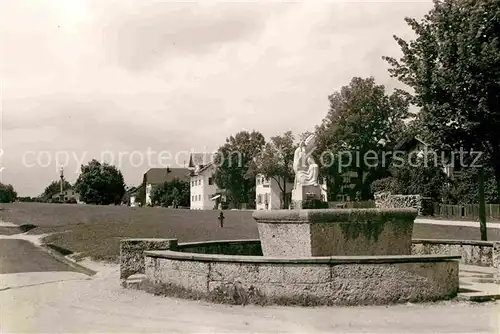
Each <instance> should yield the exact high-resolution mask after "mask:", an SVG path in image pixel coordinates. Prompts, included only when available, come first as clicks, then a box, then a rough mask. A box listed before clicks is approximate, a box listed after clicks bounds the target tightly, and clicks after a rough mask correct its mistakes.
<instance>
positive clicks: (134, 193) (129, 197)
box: [123, 184, 142, 207]
mask: <svg viewBox="0 0 500 334" xmlns="http://www.w3.org/2000/svg"><path fill="white" fill-rule="evenodd" d="M141 189H142V184H141V185H140V186H138V187H130V188H127V189H126V191H125V195H124V196H123V203H124V204H126V205H128V206H131V207H135V206H137V205H140V203H138V201H137V198H138V197H139V194H140V191H141Z"/></svg>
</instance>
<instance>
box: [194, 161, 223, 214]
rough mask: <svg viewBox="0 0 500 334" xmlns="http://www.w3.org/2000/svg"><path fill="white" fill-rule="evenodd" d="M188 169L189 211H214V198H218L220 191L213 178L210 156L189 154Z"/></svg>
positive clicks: (213, 166)
mask: <svg viewBox="0 0 500 334" xmlns="http://www.w3.org/2000/svg"><path fill="white" fill-rule="evenodd" d="M189 169H190V170H191V178H190V182H191V205H190V208H191V210H212V209H214V208H215V204H216V198H217V197H218V196H220V189H219V188H218V187H217V185H216V184H215V182H214V178H213V175H214V173H215V169H216V167H215V165H214V164H213V163H212V155H211V154H206V153H193V154H191V156H190V158H189Z"/></svg>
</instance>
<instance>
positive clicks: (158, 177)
mask: <svg viewBox="0 0 500 334" xmlns="http://www.w3.org/2000/svg"><path fill="white" fill-rule="evenodd" d="M174 179H179V180H184V181H188V179H189V169H187V168H151V169H150V170H148V171H147V172H146V173H145V174H144V181H145V183H146V184H161V183H164V182H170V181H173V180H174Z"/></svg>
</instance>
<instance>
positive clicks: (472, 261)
mask: <svg viewBox="0 0 500 334" xmlns="http://www.w3.org/2000/svg"><path fill="white" fill-rule="evenodd" d="M412 254H414V255H426V254H448V255H460V256H461V259H460V262H461V263H463V264H469V265H474V266H485V267H493V268H498V269H499V270H500V241H479V240H450V239H413V245H412ZM499 276H500V275H499Z"/></svg>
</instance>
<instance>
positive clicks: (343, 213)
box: [253, 209, 417, 257]
mask: <svg viewBox="0 0 500 334" xmlns="http://www.w3.org/2000/svg"><path fill="white" fill-rule="evenodd" d="M416 216H417V210H415V209H322V210H269V211H264V210H260V211H255V212H254V213H253V218H254V219H255V221H256V222H257V227H258V230H259V236H260V240H261V245H262V252H263V255H264V256H271V257H311V256H358V255H410V254H411V247H412V241H411V239H412V233H413V222H414V220H415V218H416Z"/></svg>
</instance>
